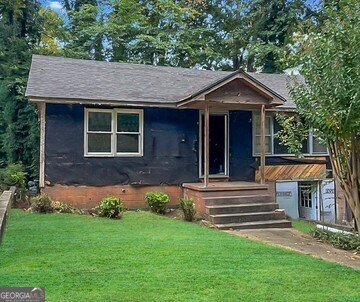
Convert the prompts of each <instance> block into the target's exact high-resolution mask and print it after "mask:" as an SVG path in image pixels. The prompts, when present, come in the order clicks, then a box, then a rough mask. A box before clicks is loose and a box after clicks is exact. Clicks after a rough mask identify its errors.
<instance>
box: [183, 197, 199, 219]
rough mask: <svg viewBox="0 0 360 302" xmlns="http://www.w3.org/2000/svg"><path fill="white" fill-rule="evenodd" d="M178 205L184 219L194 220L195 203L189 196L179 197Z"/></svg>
mask: <svg viewBox="0 0 360 302" xmlns="http://www.w3.org/2000/svg"><path fill="white" fill-rule="evenodd" d="M179 205H180V208H181V210H182V211H183V213H184V219H185V220H186V221H194V219H195V214H196V210H195V203H194V201H193V200H192V199H191V198H180V199H179Z"/></svg>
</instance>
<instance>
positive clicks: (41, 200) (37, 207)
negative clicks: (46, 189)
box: [30, 194, 54, 213]
mask: <svg viewBox="0 0 360 302" xmlns="http://www.w3.org/2000/svg"><path fill="white" fill-rule="evenodd" d="M30 204H31V210H32V211H33V212H36V213H52V212H54V208H53V207H52V201H51V198H50V197H49V196H48V195H46V194H40V195H37V196H34V197H31V198H30Z"/></svg>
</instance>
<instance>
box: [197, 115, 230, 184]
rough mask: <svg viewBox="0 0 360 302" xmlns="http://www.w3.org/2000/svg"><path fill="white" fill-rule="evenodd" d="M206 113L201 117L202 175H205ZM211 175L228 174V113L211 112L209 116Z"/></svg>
mask: <svg viewBox="0 0 360 302" xmlns="http://www.w3.org/2000/svg"><path fill="white" fill-rule="evenodd" d="M204 124H205V123H204V114H201V119H200V140H201V148H200V149H201V150H200V176H203V175H204V162H203V161H204ZM209 124H210V127H209V175H210V176H213V177H221V176H227V175H228V150H229V148H228V138H227V137H228V114H227V113H211V114H210V117H209Z"/></svg>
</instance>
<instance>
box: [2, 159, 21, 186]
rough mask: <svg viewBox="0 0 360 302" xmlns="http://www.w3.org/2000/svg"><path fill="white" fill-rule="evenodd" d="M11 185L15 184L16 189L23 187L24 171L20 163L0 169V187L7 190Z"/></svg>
mask: <svg viewBox="0 0 360 302" xmlns="http://www.w3.org/2000/svg"><path fill="white" fill-rule="evenodd" d="M11 186H16V187H17V188H18V189H21V188H25V186H26V172H24V167H23V165H22V164H10V165H8V166H7V167H6V168H5V169H2V170H0V189H1V190H7V189H9V188H10V187H11Z"/></svg>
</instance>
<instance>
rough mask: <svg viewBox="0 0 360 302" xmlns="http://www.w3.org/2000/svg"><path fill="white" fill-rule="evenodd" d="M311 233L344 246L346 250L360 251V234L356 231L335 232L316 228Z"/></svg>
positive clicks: (322, 239)
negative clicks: (348, 232)
mask: <svg viewBox="0 0 360 302" xmlns="http://www.w3.org/2000/svg"><path fill="white" fill-rule="evenodd" d="M310 234H311V235H312V236H313V237H315V238H317V239H319V240H321V241H325V242H328V243H331V244H332V245H334V246H336V247H339V248H342V249H344V250H356V251H360V236H359V235H358V234H355V233H350V234H347V233H333V232H330V231H328V230H324V229H318V228H314V229H312V230H311V231H310Z"/></svg>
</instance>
